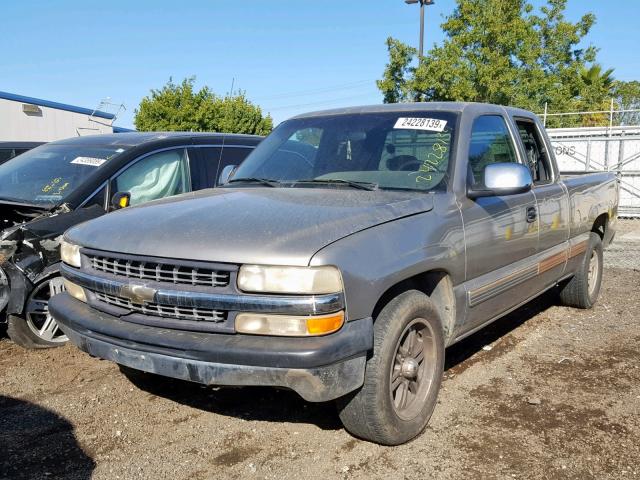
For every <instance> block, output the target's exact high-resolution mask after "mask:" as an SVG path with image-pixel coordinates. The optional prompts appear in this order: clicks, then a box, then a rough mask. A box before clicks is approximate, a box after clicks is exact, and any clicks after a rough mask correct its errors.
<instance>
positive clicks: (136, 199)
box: [112, 148, 191, 206]
mask: <svg viewBox="0 0 640 480" xmlns="http://www.w3.org/2000/svg"><path fill="white" fill-rule="evenodd" d="M112 191H113V193H115V192H129V193H130V194H131V202H130V205H131V206H134V205H140V204H142V203H146V202H149V201H151V200H157V199H160V198H164V197H169V196H172V195H178V194H180V193H185V192H189V191H191V179H190V175H189V159H188V156H187V150H186V149H184V148H180V149H176V150H167V151H164V152H158V153H154V154H152V155H149V156H148V157H145V158H143V159H142V160H139V161H137V162H135V163H134V164H133V165H131V166H130V167H129V168H128V169H127V170H125V171H124V172H122V173H121V174H120V175H118V176H117V177H116V178H115V180H114V185H113V190H112Z"/></svg>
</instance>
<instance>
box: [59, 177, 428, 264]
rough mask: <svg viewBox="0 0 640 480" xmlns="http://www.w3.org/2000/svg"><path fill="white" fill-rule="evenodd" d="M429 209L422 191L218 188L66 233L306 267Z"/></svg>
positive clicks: (110, 243) (179, 255)
mask: <svg viewBox="0 0 640 480" xmlns="http://www.w3.org/2000/svg"><path fill="white" fill-rule="evenodd" d="M432 208H433V197H432V194H429V193H418V192H392V191H382V190H377V191H371V192H369V191H362V190H351V189H343V188H331V189H327V188H262V187H255V188H253V187H249V188H220V189H216V190H203V191H199V192H195V193H191V194H186V195H181V196H178V197H173V198H171V199H166V200H161V201H159V202H153V203H151V204H147V205H145V206H142V207H136V208H128V209H125V210H121V211H118V212H115V213H112V214H109V215H105V216H103V217H101V218H98V219H96V220H92V221H90V222H87V223H84V224H82V225H79V226H77V227H75V228H73V229H71V230H70V231H69V232H67V237H68V238H69V240H71V241H72V242H74V243H78V244H80V245H82V246H85V247H89V248H94V249H97V250H105V251H111V252H118V253H126V254H133V255H146V256H154V257H165V258H175V259H189V260H203V261H210V262H225V263H259V264H279V265H308V263H309V261H310V260H311V257H313V255H314V254H315V253H316V252H317V251H318V250H320V249H321V248H323V247H325V246H327V245H329V244H330V243H332V242H335V241H336V240H339V239H341V238H343V237H346V236H348V235H351V234H353V233H356V232H359V231H361V230H364V229H367V228H370V227H373V226H375V225H379V224H381V223H385V222H389V221H391V220H395V219H398V218H401V217H406V216H409V215H415V214H418V213H422V212H426V211H429V210H431V209H432Z"/></svg>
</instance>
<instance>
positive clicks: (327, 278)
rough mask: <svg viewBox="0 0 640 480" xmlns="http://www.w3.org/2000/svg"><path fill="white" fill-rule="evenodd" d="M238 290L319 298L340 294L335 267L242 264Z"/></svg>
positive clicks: (337, 272) (339, 282)
mask: <svg viewBox="0 0 640 480" xmlns="http://www.w3.org/2000/svg"><path fill="white" fill-rule="evenodd" d="M238 288H239V289H240V290H243V291H245V292H261V293H292V294H311V295H320V294H323V293H337V292H341V291H342V275H340V270H338V269H337V268H336V267H331V266H325V267H278V266H261V265H243V266H242V267H240V273H238Z"/></svg>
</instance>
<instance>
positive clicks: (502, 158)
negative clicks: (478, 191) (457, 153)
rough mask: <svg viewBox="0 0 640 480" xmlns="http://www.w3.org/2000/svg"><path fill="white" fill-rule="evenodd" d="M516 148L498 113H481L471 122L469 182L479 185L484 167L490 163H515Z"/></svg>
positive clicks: (516, 159) (516, 160)
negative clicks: (481, 114)
mask: <svg viewBox="0 0 640 480" xmlns="http://www.w3.org/2000/svg"><path fill="white" fill-rule="evenodd" d="M517 162H518V158H517V157H516V150H515V147H514V145H513V140H512V138H511V135H510V134H509V130H508V129H507V124H506V122H505V120H504V118H502V117H501V116H500V115H483V116H481V117H478V118H476V119H475V121H474V122H473V128H472V130H471V144H470V145H469V172H468V174H469V182H470V183H471V184H472V185H473V186H480V185H481V184H482V181H483V173H484V169H485V167H486V166H487V165H491V164H492V163H517Z"/></svg>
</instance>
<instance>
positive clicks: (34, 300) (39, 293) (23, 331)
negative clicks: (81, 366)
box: [7, 277, 68, 348]
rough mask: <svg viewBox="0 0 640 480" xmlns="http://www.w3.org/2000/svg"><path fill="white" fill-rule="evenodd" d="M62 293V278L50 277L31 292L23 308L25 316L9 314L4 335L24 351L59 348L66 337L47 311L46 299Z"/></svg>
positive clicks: (47, 300)
mask: <svg viewBox="0 0 640 480" xmlns="http://www.w3.org/2000/svg"><path fill="white" fill-rule="evenodd" d="M61 292H64V283H63V281H62V277H52V278H49V279H47V280H45V281H43V282H41V283H39V284H38V285H36V287H35V288H34V289H33V291H32V292H31V294H30V295H29V298H28V299H27V303H26V305H25V308H24V317H19V316H17V315H9V316H8V318H7V323H8V328H7V333H8V334H9V337H10V338H11V340H13V341H14V342H15V343H17V344H18V345H20V346H22V347H25V348H48V347H58V346H60V345H62V344H64V343H65V342H66V341H67V340H68V338H67V337H66V335H65V334H64V333H63V332H62V330H60V328H59V327H58V323H57V322H56V321H55V319H54V318H53V317H52V316H51V313H50V312H49V299H50V298H51V297H52V296H54V295H56V294H58V293H61Z"/></svg>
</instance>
